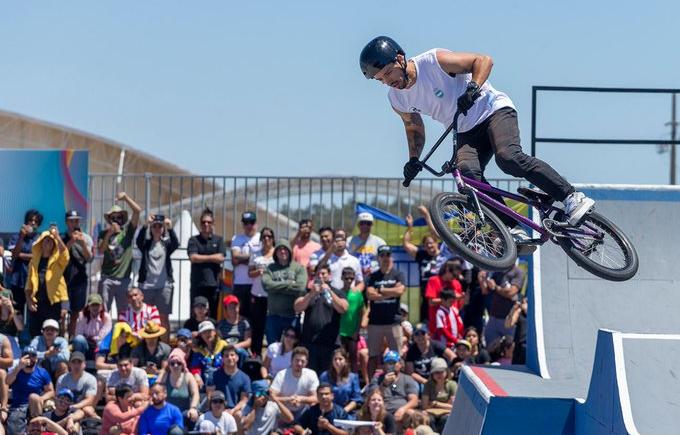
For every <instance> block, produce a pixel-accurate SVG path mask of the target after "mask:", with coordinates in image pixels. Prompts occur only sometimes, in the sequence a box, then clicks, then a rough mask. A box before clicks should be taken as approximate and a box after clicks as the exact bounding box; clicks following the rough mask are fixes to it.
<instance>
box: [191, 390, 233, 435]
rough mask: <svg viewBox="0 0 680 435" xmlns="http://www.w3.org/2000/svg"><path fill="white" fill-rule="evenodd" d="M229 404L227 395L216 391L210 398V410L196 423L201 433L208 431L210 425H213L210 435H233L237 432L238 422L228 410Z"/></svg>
mask: <svg viewBox="0 0 680 435" xmlns="http://www.w3.org/2000/svg"><path fill="white" fill-rule="evenodd" d="M227 406H228V405H227V403H226V400H225V395H224V393H223V392H222V391H219V390H216V391H214V392H213V393H212V394H211V396H210V408H209V409H208V411H206V413H205V414H201V416H200V417H199V418H198V421H197V422H196V427H198V430H199V431H201V432H205V431H206V430H208V425H207V424H206V423H210V424H211V426H210V427H211V428H213V430H212V431H211V432H209V433H218V432H217V431H218V430H219V433H220V434H225V435H227V434H229V435H233V434H235V433H236V432H237V430H238V429H237V425H236V420H235V419H234V417H233V415H232V412H231V410H227Z"/></svg>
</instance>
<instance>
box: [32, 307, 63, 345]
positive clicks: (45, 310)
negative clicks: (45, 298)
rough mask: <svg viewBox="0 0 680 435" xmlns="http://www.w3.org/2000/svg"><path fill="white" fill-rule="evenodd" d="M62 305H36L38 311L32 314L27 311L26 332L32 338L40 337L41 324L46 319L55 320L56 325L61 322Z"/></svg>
mask: <svg viewBox="0 0 680 435" xmlns="http://www.w3.org/2000/svg"><path fill="white" fill-rule="evenodd" d="M61 308H62V303H61V302H57V303H56V304H50V303H45V304H38V311H36V312H33V311H31V310H28V332H30V333H31V336H32V337H37V336H39V335H42V324H43V322H44V321H45V320H47V319H53V320H56V321H57V323H59V321H60V320H61Z"/></svg>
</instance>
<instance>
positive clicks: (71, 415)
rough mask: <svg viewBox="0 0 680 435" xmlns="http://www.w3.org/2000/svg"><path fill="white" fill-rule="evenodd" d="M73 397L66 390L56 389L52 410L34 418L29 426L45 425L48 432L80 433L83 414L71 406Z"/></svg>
mask: <svg viewBox="0 0 680 435" xmlns="http://www.w3.org/2000/svg"><path fill="white" fill-rule="evenodd" d="M74 402H75V395H74V394H73V392H72V391H71V390H69V389H68V388H62V389H57V395H56V400H55V401H54V409H53V410H52V411H49V412H47V413H46V414H45V415H43V416H40V417H35V418H33V419H32V420H31V424H32V425H33V424H36V423H37V424H45V426H46V429H47V430H48V431H52V432H56V433H59V434H61V433H63V434H77V433H80V424H79V422H80V421H81V420H82V419H83V418H84V417H85V413H84V412H83V411H82V410H81V409H78V408H75V407H74V406H73V404H74Z"/></svg>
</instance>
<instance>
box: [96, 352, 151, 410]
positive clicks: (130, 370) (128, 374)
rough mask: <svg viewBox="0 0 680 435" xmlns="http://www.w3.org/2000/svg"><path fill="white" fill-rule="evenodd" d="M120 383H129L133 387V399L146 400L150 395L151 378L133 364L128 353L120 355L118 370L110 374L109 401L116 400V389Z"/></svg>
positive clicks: (117, 364) (108, 384)
mask: <svg viewBox="0 0 680 435" xmlns="http://www.w3.org/2000/svg"><path fill="white" fill-rule="evenodd" d="M119 385H129V386H130V388H132V392H133V393H134V394H133V395H132V398H131V400H133V401H144V400H147V399H148V397H149V378H148V377H147V376H146V372H145V371H144V370H142V369H140V368H139V367H135V366H133V365H132V361H131V360H130V357H129V356H128V355H120V356H119V358H118V361H117V362H116V370H114V371H113V372H112V373H111V376H109V379H108V382H107V383H106V388H107V396H106V399H107V401H112V400H115V390H116V387H118V386H119Z"/></svg>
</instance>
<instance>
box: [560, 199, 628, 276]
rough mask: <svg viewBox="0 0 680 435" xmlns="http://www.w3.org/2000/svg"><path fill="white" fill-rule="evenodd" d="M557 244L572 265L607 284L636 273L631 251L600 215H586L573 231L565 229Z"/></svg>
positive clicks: (616, 228) (623, 236)
mask: <svg viewBox="0 0 680 435" xmlns="http://www.w3.org/2000/svg"><path fill="white" fill-rule="evenodd" d="M562 234H563V235H565V236H568V237H558V238H557V243H558V244H559V245H560V247H561V248H562V249H563V250H564V252H566V253H567V255H568V256H569V257H570V258H571V259H572V260H574V262H575V263H576V264H578V265H579V266H581V267H582V268H584V269H586V270H587V271H588V272H590V273H592V274H593V275H596V276H599V277H600V278H604V279H606V280H609V281H626V280H629V279H631V278H632V277H633V276H635V274H636V273H637V270H638V266H639V260H638V255H637V252H636V251H635V247H634V246H633V244H632V243H631V242H630V240H628V237H627V236H626V235H625V234H624V233H623V231H621V230H620V229H619V228H618V227H617V226H616V225H614V224H613V223H612V222H611V221H609V220H608V219H607V218H605V217H604V216H602V215H601V214H598V213H595V212H592V213H589V214H587V215H586V216H585V217H584V218H583V221H582V222H581V224H580V225H579V226H578V227H577V228H574V229H565V230H564V231H563V232H562Z"/></svg>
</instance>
